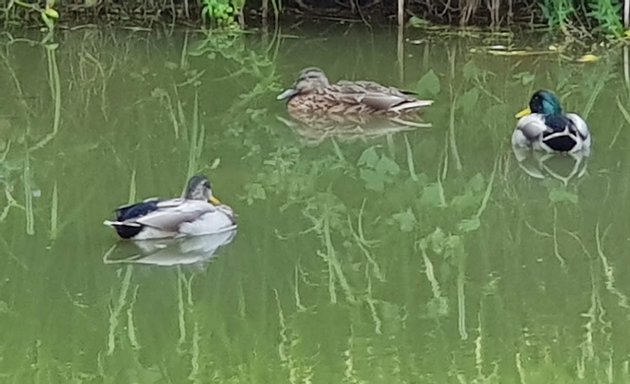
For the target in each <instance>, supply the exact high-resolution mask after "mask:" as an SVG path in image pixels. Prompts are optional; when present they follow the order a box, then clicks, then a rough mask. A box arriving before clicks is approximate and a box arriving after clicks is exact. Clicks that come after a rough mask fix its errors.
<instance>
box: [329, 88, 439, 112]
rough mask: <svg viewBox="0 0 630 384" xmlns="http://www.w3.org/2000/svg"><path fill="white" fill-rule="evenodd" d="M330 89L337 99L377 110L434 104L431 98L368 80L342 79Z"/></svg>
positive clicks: (401, 109)
mask: <svg viewBox="0 0 630 384" xmlns="http://www.w3.org/2000/svg"><path fill="white" fill-rule="evenodd" d="M329 89H330V92H331V94H332V95H333V97H335V98H336V99H337V100H340V101H342V102H344V103H347V104H360V105H365V106H367V107H369V108H372V109H373V110H376V111H391V112H402V111H404V110H409V109H416V108H420V107H424V106H428V105H431V104H433V101H431V100H419V99H416V98H415V97H412V96H409V95H408V94H405V93H403V92H401V91H400V90H398V89H396V88H390V87H386V86H384V85H381V84H378V83H374V82H368V81H360V82H349V81H341V82H339V83H337V84H333V85H331V86H329Z"/></svg>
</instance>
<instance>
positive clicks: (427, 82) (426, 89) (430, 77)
mask: <svg viewBox="0 0 630 384" xmlns="http://www.w3.org/2000/svg"><path fill="white" fill-rule="evenodd" d="M416 89H417V90H418V91H421V92H423V93H428V94H429V95H431V96H433V95H437V94H438V93H439V92H440V79H439V78H438V77H437V75H436V74H435V72H433V70H430V71H429V72H427V73H425V74H424V76H422V78H421V79H420V80H419V81H418V84H417V85H416Z"/></svg>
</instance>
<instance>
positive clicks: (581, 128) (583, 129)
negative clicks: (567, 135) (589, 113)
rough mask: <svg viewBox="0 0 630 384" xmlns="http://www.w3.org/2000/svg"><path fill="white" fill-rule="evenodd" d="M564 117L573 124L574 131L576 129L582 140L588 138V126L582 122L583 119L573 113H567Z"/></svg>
mask: <svg viewBox="0 0 630 384" xmlns="http://www.w3.org/2000/svg"><path fill="white" fill-rule="evenodd" d="M565 116H566V118H567V119H569V120H570V121H571V122H572V123H573V125H574V126H575V129H577V131H578V133H579V134H580V136H581V137H582V140H586V139H588V138H590V133H589V131H588V125H586V121H584V119H582V118H581V117H580V116H579V115H577V114H575V113H567V114H566V115H565Z"/></svg>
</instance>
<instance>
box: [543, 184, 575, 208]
mask: <svg viewBox="0 0 630 384" xmlns="http://www.w3.org/2000/svg"><path fill="white" fill-rule="evenodd" d="M549 200H551V202H552V203H562V202H567V203H572V204H577V202H578V196H577V195H576V194H575V193H573V192H570V191H567V190H566V189H564V188H560V187H558V188H553V189H551V191H549Z"/></svg>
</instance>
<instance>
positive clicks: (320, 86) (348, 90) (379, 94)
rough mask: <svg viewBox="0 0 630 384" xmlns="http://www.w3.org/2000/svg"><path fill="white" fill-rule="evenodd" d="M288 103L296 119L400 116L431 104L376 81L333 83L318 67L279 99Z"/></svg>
mask: <svg viewBox="0 0 630 384" xmlns="http://www.w3.org/2000/svg"><path fill="white" fill-rule="evenodd" d="M277 99H278V100H286V102H287V108H288V110H289V113H290V114H291V115H292V116H293V117H297V118H301V117H306V116H326V115H328V116H330V115H340V116H361V115H363V116H368V115H400V114H404V113H407V112H411V111H417V110H418V109H420V108H422V107H426V106H428V105H431V104H432V103H433V101H431V100H420V99H418V98H417V97H415V93H414V92H410V91H405V90H400V89H398V88H394V87H388V86H385V85H381V84H378V83H375V82H373V81H339V82H337V83H334V84H331V83H330V82H329V80H328V77H326V75H325V74H324V71H322V70H321V69H319V68H315V67H309V68H304V69H303V70H302V71H300V73H299V74H298V77H297V79H296V80H295V82H294V83H293V85H292V86H291V87H290V88H288V89H286V90H285V91H284V92H282V93H281V94H279V95H278V96H277Z"/></svg>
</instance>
